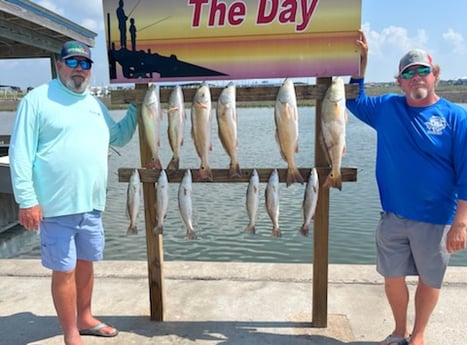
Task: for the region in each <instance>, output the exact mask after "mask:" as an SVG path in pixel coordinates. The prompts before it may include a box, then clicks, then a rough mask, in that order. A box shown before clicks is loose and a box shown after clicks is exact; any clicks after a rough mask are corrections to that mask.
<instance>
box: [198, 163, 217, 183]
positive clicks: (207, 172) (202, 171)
mask: <svg viewBox="0 0 467 345" xmlns="http://www.w3.org/2000/svg"><path fill="white" fill-rule="evenodd" d="M195 180H196V181H206V180H207V181H211V182H212V181H213V177H212V171H211V168H210V167H209V166H201V167H200V168H199V170H198V172H197V173H196V177H195Z"/></svg>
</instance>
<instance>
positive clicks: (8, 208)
mask: <svg viewBox="0 0 467 345" xmlns="http://www.w3.org/2000/svg"><path fill="white" fill-rule="evenodd" d="M16 225H18V204H17V203H16V202H15V198H14V196H13V187H12V186H11V175H10V159H9V157H8V156H3V157H0V233H1V232H4V231H6V230H8V229H10V228H12V227H14V226H16Z"/></svg>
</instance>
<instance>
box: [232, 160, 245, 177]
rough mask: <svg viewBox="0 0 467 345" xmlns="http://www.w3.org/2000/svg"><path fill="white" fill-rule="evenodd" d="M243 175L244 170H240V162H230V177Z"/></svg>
mask: <svg viewBox="0 0 467 345" xmlns="http://www.w3.org/2000/svg"><path fill="white" fill-rule="evenodd" d="M241 176H242V172H241V171H240V164H238V163H235V164H232V163H230V167H229V177H230V178H233V177H241Z"/></svg>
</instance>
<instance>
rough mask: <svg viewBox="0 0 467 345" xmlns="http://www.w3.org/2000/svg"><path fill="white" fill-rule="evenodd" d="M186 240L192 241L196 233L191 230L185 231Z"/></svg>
mask: <svg viewBox="0 0 467 345" xmlns="http://www.w3.org/2000/svg"><path fill="white" fill-rule="evenodd" d="M186 238H187V239H189V240H194V239H195V238H196V232H194V231H193V230H191V229H187V231H186Z"/></svg>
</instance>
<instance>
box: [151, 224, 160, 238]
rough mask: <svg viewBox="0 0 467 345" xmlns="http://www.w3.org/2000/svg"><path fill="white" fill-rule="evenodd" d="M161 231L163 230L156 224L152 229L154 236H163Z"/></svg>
mask: <svg viewBox="0 0 467 345" xmlns="http://www.w3.org/2000/svg"><path fill="white" fill-rule="evenodd" d="M162 230H163V226H162V224H158V225H156V226H155V227H154V228H153V229H152V232H153V234H154V235H162V234H163V231H162Z"/></svg>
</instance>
